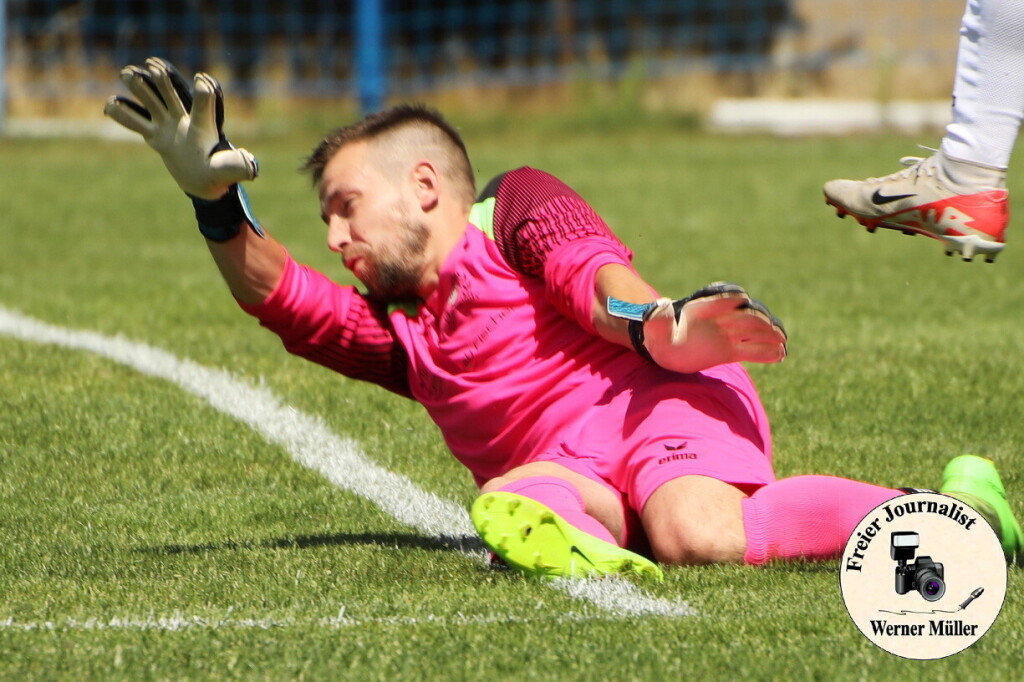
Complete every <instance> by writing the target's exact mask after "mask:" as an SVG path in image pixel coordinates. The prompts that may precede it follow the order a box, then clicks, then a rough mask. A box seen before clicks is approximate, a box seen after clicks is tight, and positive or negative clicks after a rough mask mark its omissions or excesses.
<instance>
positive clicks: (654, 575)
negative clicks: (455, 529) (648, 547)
mask: <svg viewBox="0 0 1024 682" xmlns="http://www.w3.org/2000/svg"><path fill="white" fill-rule="evenodd" d="M470 518H472V520H473V525H474V526H476V529H477V532H478V533H480V537H481V538H482V539H483V541H484V543H485V544H486V545H487V546H488V547H490V548H491V550H492V551H493V552H494V553H495V554H497V555H498V556H499V557H500V558H501V559H502V560H504V561H505V563H507V564H508V565H509V566H510V567H512V568H514V569H516V570H518V571H521V572H523V573H525V574H526V575H528V576H532V577H536V578H543V579H548V580H550V579H554V578H585V577H590V576H604V575H634V576H639V577H641V578H644V579H650V580H656V581H658V582H661V581H662V580H664V575H663V574H662V571H661V569H660V568H659V567H658V566H657V564H655V563H654V562H652V561H650V560H649V559H646V558H644V557H642V556H640V555H639V554H635V553H633V552H630V551H629V550H627V549H623V548H622V547H618V546H616V545H613V544H611V543H609V542H605V541H604V540H601V539H600V538H596V537H594V536H593V535H590V534H589V533H584V532H583V531H581V530H579V529H578V528H576V527H574V526H572V525H570V524H569V523H567V522H566V521H565V520H564V519H563V518H562V517H560V516H559V515H558V514H556V513H555V512H553V511H551V509H549V508H548V507H547V506H545V505H543V504H541V503H540V502H537V501H536V500H533V499H531V498H529V497H524V496H522V495H516V494H515V493H506V492H500V491H499V492H493V493H485V494H484V495H481V496H480V497H478V498H477V499H476V501H475V502H474V503H473V508H472V510H471V511H470Z"/></svg>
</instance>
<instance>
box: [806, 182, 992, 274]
mask: <svg viewBox="0 0 1024 682" xmlns="http://www.w3.org/2000/svg"><path fill="white" fill-rule="evenodd" d="M825 203H826V204H828V205H829V206H831V207H832V208H834V209H836V215H837V216H838V217H839V218H845V217H846V216H851V217H853V219H854V220H856V221H857V222H858V223H860V224H861V225H863V226H864V228H865V229H866V230H867V231H868V232H869V233H871V234H874V233H875V232H876V231H877V230H878V228H880V227H881V228H884V229H886V230H895V231H897V232H902V233H903V234H905V235H908V236H911V237H913V236H915V235H919V234H920V235H924V236H925V237H929V238H931V239H934V240H936V241H940V242H942V244H943V245H944V246H945V250H946V255H947V256H952V255H954V254H956V253H959V254H960V256H961V259H962V260H963V261H964V262H967V263H970V262H971V261H973V260H974V257H975V256H984V259H985V262H986V263H994V262H995V261H996V256H997V255H999V253H1000V252H1001V251H1002V250H1003V249H1004V248H1005V247H1006V244H1004V243H1002V242H996V241H992V240H989V239H982V238H981V237H978V236H976V235H963V236H954V235H942V236H939V235H937V234H933V233H931V232H928V231H927V230H919V229H916V228H914V227H911V226H908V225H901V224H898V223H887V222H886V221H885V219H884V218H865V217H864V216H861V215H857V214H856V213H853V212H852V211H848V210H847V209H846V208H844V207H843V206H842V205H840V204H838V203H836V202H834V201H832V200H831V199H830V198H829V197H828V196H827V195H826V196H825Z"/></svg>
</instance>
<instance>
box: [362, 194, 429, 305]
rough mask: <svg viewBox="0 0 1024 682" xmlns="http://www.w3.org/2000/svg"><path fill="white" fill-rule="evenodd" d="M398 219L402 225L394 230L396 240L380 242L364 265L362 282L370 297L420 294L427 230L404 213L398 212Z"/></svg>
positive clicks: (409, 297) (385, 298) (401, 297)
mask: <svg viewBox="0 0 1024 682" xmlns="http://www.w3.org/2000/svg"><path fill="white" fill-rule="evenodd" d="M397 220H398V224H399V227H400V228H401V229H399V230H398V232H397V234H398V235H400V236H399V238H398V239H397V240H396V241H395V243H392V244H385V245H382V246H381V248H380V249H379V250H377V251H376V252H375V253H374V254H373V258H372V260H371V261H370V262H369V263H368V264H367V265H368V271H367V273H366V277H365V280H364V284H366V288H367V290H368V293H369V296H370V297H371V298H374V299H377V300H383V301H401V300H412V299H415V298H417V296H418V293H419V292H418V287H419V284H420V280H421V278H422V277H423V270H424V266H425V262H424V260H425V259H424V254H426V251H427V242H428V241H429V238H430V231H429V230H428V228H427V226H426V225H424V224H423V223H420V222H416V221H414V220H412V219H411V218H409V216H408V215H407V214H405V213H404V212H399V214H398V216H397Z"/></svg>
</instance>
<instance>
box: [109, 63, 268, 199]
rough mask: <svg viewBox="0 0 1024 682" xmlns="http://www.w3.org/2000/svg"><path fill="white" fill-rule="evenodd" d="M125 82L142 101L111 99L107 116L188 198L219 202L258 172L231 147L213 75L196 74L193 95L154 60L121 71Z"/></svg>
mask: <svg viewBox="0 0 1024 682" xmlns="http://www.w3.org/2000/svg"><path fill="white" fill-rule="evenodd" d="M121 80H122V81H123V82H124V84H125V85H127V86H128V89H129V90H130V91H131V93H132V94H133V95H134V96H135V97H136V98H137V99H138V101H137V102H136V101H134V100H131V99H128V98H126V97H111V98H110V99H109V100H107V103H106V106H104V108H103V113H105V114H106V115H107V116H109V117H110V118H112V119H114V120H115V121H117V122H118V123H120V124H121V125H122V126H124V127H125V128H127V129H128V130H131V131H133V132H136V133H138V134H139V135H141V136H142V139H144V140H145V141H146V144H148V145H149V146H150V147H152V148H153V149H155V150H156V151H157V152H159V154H160V158H162V159H163V162H164V165H165V166H167V170H169V171H170V173H171V176H172V177H173V178H174V179H175V181H176V182H177V183H178V186H179V187H181V189H182V190H183V191H184V192H185V193H186V194H188V195H190V196H192V197H197V198H199V199H204V200H213V199H218V198H220V197H222V196H224V194H225V193H227V191H228V189H229V188H230V187H231V185H233V184H235V183H237V182H240V181H242V180H252V179H253V178H255V177H256V175H257V174H258V173H259V165H258V164H257V162H256V159H255V158H254V157H253V155H252V154H250V153H249V152H247V151H246V150H244V149H236V148H235V147H233V146H232V145H231V143H230V142H228V140H227V137H225V135H224V130H223V125H224V94H223V92H222V91H221V87H220V83H218V82H217V81H216V79H214V78H213V77H212V76H210V75H208V74H205V73H198V74H196V76H195V80H194V81H193V87H194V96H193V88H192V87H189V84H188V82H187V81H186V80H185V79H184V78H183V77H182V76H181V74H180V73H178V71H177V70H176V69H175V68H174V67H173V66H171V64H169V63H168V62H166V61H164V60H163V59H159V58H157V57H150V58H149V59H147V60H146V63H145V66H142V67H139V66H126V67H125V68H124V69H122V70H121Z"/></svg>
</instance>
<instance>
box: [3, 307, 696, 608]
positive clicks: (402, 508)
mask: <svg viewBox="0 0 1024 682" xmlns="http://www.w3.org/2000/svg"><path fill="white" fill-rule="evenodd" d="M0 334H4V335H6V336H11V337H13V338H16V339H20V340H22V341H29V342H33V343H39V344H49V345H56V346H62V347H65V348H72V349H76V350H84V351H88V352H90V353H93V354H95V355H99V356H101V357H104V358H107V359H109V360H112V361H114V362H117V363H119V364H122V365H125V366H128V367H131V368H132V369H135V370H137V371H138V372H141V373H142V374H145V375H148V376H153V377H158V378H161V379H165V380H167V381H170V382H171V383H173V384H176V385H177V386H179V387H180V388H182V389H183V390H185V391H187V392H188V393H191V394H192V395H195V396H197V397H199V398H202V399H203V400H205V401H206V402H208V403H209V404H210V405H211V406H212V407H213V408H214V409H216V410H218V411H220V412H222V413H224V414H226V415H229V416H231V417H234V418H235V419H237V420H239V421H241V422H243V423H244V424H247V425H248V426H250V427H251V428H252V429H254V430H255V431H257V432H259V433H260V434H262V435H263V437H264V438H266V439H267V440H268V441H270V442H272V443H276V444H278V445H280V446H282V447H284V448H285V449H286V450H287V451H288V453H289V454H290V455H291V456H292V458H293V459H294V460H295V461H296V462H298V463H299V464H301V465H303V466H305V467H307V468H309V469H313V470H314V471H318V472H320V473H321V474H322V475H323V476H324V477H326V478H327V480H329V481H330V482H331V483H333V484H334V485H336V486H338V487H339V488H341V489H343V490H347V491H349V492H351V493H354V494H356V495H358V496H360V497H363V498H365V499H367V500H369V501H371V502H373V503H375V504H376V505H377V506H378V507H380V508H381V510H383V511H384V512H386V513H388V514H390V515H391V516H392V517H393V518H395V519H396V520H398V521H400V522H401V523H404V524H405V525H407V526H410V527H412V528H415V529H416V530H418V531H420V532H422V533H424V534H427V535H430V536H434V537H436V538H438V539H439V540H441V541H442V542H445V543H447V544H452V543H454V544H455V546H457V547H459V548H460V551H462V552H463V553H465V554H467V555H469V556H471V557H473V558H475V559H477V560H479V561H486V553H485V552H484V551H483V550H482V549H481V548H480V543H479V542H478V541H477V540H476V538H477V535H476V530H475V529H474V528H473V524H472V522H471V521H470V520H469V514H468V513H467V512H466V510H465V509H464V508H463V507H462V506H460V505H458V504H456V503H454V502H451V501H450V500H444V499H442V498H440V497H437V496H436V495H434V494H432V493H429V492H427V491H425V490H422V489H421V488H419V487H418V486H417V485H416V484H415V483H413V482H412V481H411V480H410V479H408V478H407V477H405V476H403V475H401V474H398V473H395V472H393V471H389V470H388V469H385V468H383V467H381V466H379V465H377V464H375V463H373V462H372V461H370V460H369V459H368V458H367V457H366V455H365V453H363V452H362V449H361V448H360V447H359V444H358V443H356V442H355V441H353V440H351V439H349V438H342V437H340V436H338V435H337V434H335V433H334V432H332V431H331V430H330V429H329V428H327V426H326V425H325V424H324V423H323V422H322V420H320V419H318V418H316V417H314V416H310V415H307V414H304V413H302V412H300V411H299V410H297V409H295V408H293V407H288V406H285V405H283V404H282V403H281V401H280V400H279V399H278V398H277V396H275V395H274V394H273V393H271V392H270V391H268V390H266V389H263V388H260V387H257V386H253V385H252V384H250V383H248V382H247V381H245V380H243V379H239V378H238V377H235V376H233V375H231V374H230V373H228V372H225V371H223V370H217V369H211V368H209V367H204V366H202V365H200V364H198V363H196V362H193V361H192V360H189V359H187V358H185V359H183V358H178V357H176V356H175V355H172V354H171V353H168V352H167V351H164V350H160V349H159V348H154V347H153V346H149V345H147V344H144V343H139V342H135V341H130V340H128V339H125V338H123V337H121V336H116V337H109V336H104V335H102V334H99V333H97V332H93V331H88V330H77V329H69V328H66V327H58V326H54V325H51V324H47V323H45V322H41V321H39V320H36V319H34V318H31V317H28V316H25V315H22V314H20V313H17V312H14V311H12V310H9V309H7V308H5V307H3V306H0ZM551 584H552V586H553V587H556V588H557V589H560V590H562V591H564V592H566V593H567V594H569V595H570V596H572V597H576V598H581V599H585V600H587V601H590V602H591V603H593V604H594V605H595V606H598V607H600V608H602V609H605V610H608V611H611V612H613V613H617V614H620V615H624V616H634V615H635V616H651V615H659V616H669V617H678V616H690V615H694V612H693V611H692V610H691V609H690V607H689V605H688V604H686V603H685V602H676V601H667V600H663V599H658V598H656V597H651V596H649V595H646V594H644V593H643V591H642V590H640V589H639V588H637V587H636V586H635V585H633V584H632V583H629V582H626V581H622V580H557V581H554V582H552V583H551Z"/></svg>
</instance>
